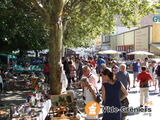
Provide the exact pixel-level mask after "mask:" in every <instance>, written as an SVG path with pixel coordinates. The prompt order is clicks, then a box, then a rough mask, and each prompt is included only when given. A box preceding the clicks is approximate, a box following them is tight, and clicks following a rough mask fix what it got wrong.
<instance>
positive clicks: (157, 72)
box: [156, 65, 160, 76]
mask: <svg viewBox="0 0 160 120" xmlns="http://www.w3.org/2000/svg"><path fill="white" fill-rule="evenodd" d="M156 74H157V76H160V65H158V66H157V68H156Z"/></svg>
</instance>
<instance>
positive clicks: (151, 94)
mask: <svg viewBox="0 0 160 120" xmlns="http://www.w3.org/2000/svg"><path fill="white" fill-rule="evenodd" d="M158 94H159V93H156V92H154V93H149V95H150V96H153V95H158Z"/></svg>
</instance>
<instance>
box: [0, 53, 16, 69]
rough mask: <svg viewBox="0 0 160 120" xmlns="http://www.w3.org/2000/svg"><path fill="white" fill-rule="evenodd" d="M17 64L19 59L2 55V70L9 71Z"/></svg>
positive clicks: (0, 63)
mask: <svg viewBox="0 0 160 120" xmlns="http://www.w3.org/2000/svg"><path fill="white" fill-rule="evenodd" d="M16 63H17V57H16V56H15V55H10V54H0V69H8V68H10V67H13V66H14V65H16Z"/></svg>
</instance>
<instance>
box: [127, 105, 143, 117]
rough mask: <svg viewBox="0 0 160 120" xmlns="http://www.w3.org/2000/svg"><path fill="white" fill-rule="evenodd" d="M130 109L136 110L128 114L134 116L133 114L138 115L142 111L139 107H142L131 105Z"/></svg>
mask: <svg viewBox="0 0 160 120" xmlns="http://www.w3.org/2000/svg"><path fill="white" fill-rule="evenodd" d="M129 108H130V109H134V111H133V112H132V111H129V112H128V115H127V116H133V115H138V114H139V113H140V111H139V108H140V107H132V106H130V107H129Z"/></svg>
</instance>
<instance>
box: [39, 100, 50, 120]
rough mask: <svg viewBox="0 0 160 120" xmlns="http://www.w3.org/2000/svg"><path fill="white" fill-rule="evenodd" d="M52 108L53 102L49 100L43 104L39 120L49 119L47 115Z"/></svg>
mask: <svg viewBox="0 0 160 120" xmlns="http://www.w3.org/2000/svg"><path fill="white" fill-rule="evenodd" d="M50 108H51V100H47V101H46V102H44V103H43V108H42V111H41V112H40V114H39V116H37V120H45V118H46V117H47V114H48V113H49V110H50Z"/></svg>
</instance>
